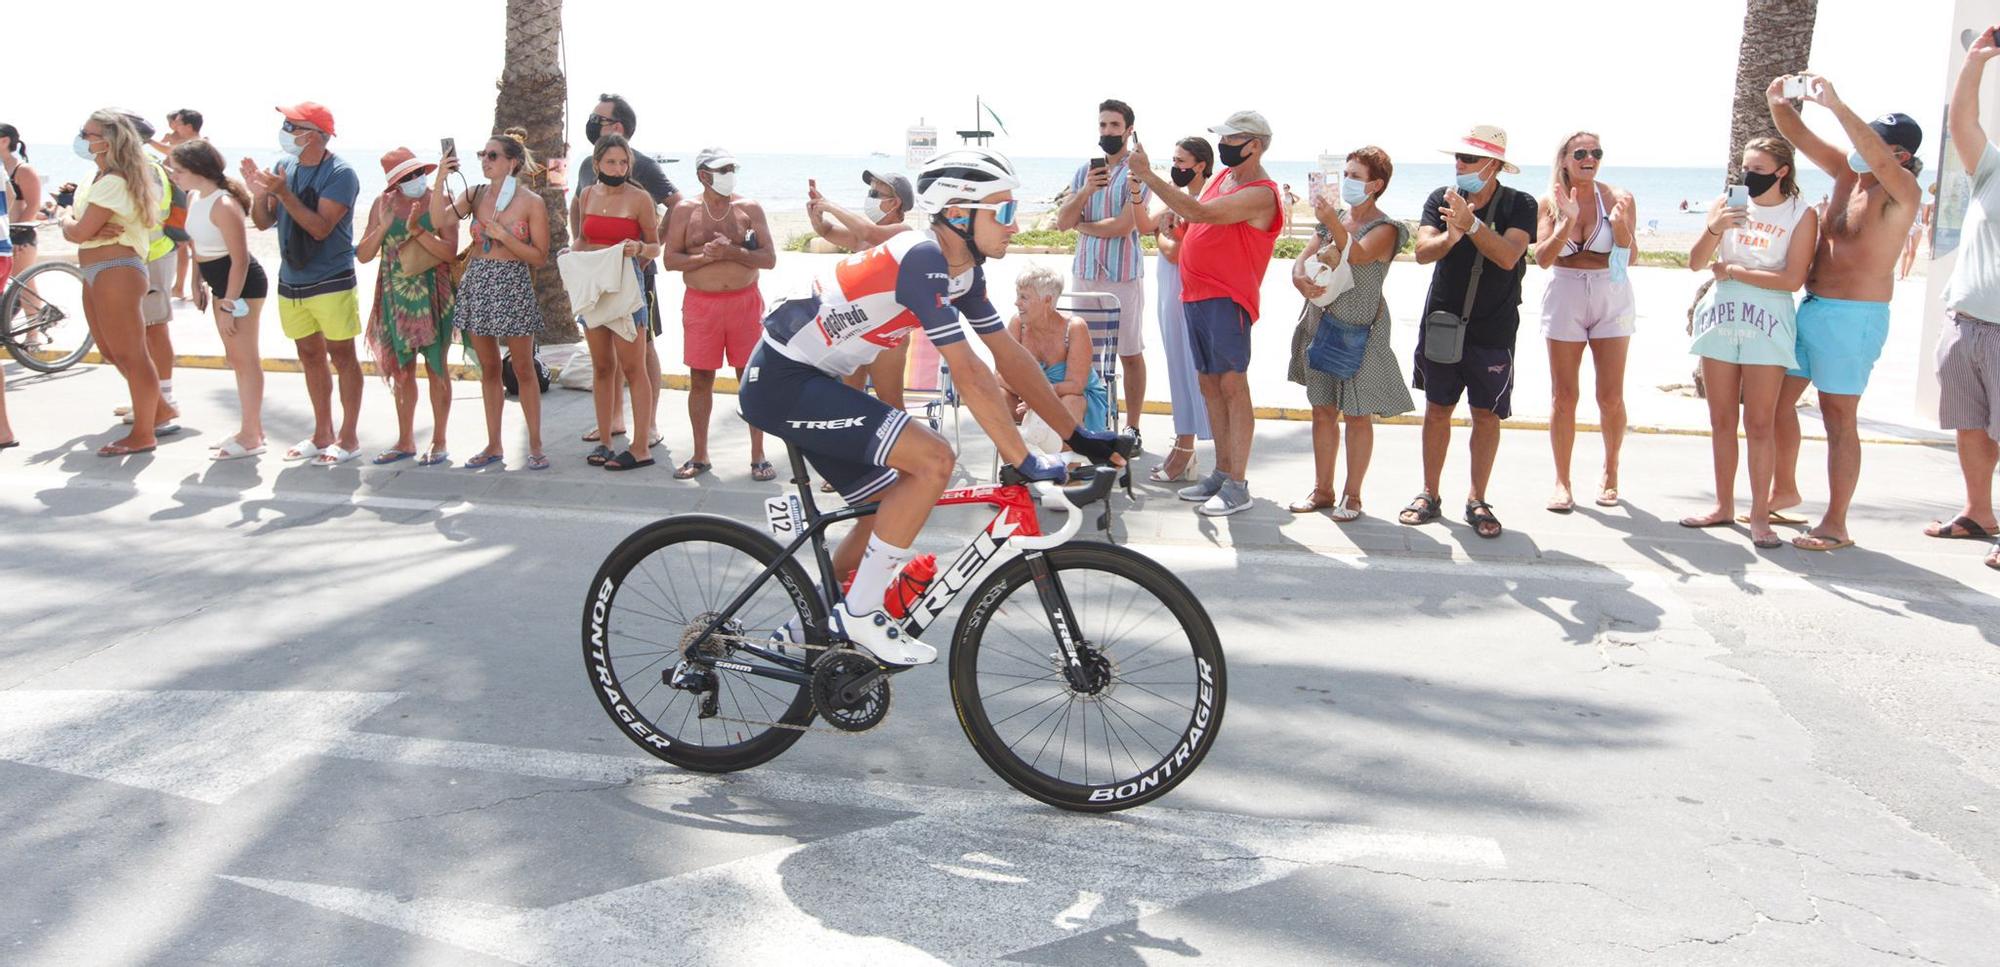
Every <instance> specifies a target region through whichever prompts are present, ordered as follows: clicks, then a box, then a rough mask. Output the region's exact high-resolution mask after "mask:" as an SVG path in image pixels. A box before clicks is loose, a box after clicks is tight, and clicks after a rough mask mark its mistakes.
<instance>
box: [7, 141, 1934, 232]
mask: <svg viewBox="0 0 2000 967" xmlns="http://www.w3.org/2000/svg"><path fill="white" fill-rule="evenodd" d="M28 147H29V151H30V152H31V156H30V160H31V162H32V163H33V164H34V165H35V168H36V170H37V171H39V172H41V174H42V178H43V182H44V184H45V185H47V186H48V190H49V191H51V192H53V191H54V189H55V186H57V185H60V184H62V183H63V182H65V181H80V180H82V179H83V178H84V177H86V176H87V175H88V174H89V164H88V162H85V161H83V160H82V159H80V158H78V157H76V155H75V154H74V153H72V152H71V150H70V146H69V145H45V144H30V145H29V146H28ZM387 150H388V149H387V148H378V147H358V146H353V145H344V144H339V143H336V144H335V151H336V152H337V153H339V154H340V155H341V156H342V157H344V158H346V159H347V161H348V163H350V164H352V165H354V167H355V170H356V171H357V172H359V174H360V177H361V193H362V197H363V198H368V197H371V196H372V195H374V194H375V193H377V192H380V191H381V190H382V188H383V184H382V168H381V165H380V163H379V159H380V158H381V156H382V154H383V153H384V152H385V151H387ZM223 154H224V156H225V157H227V158H228V159H229V162H230V163H229V170H230V173H231V174H234V173H235V172H236V168H237V164H238V162H239V161H240V160H241V159H242V158H246V157H248V158H251V159H253V160H255V161H256V162H257V163H258V164H259V165H261V166H264V167H267V168H268V167H269V166H271V165H272V164H275V163H276V162H277V161H278V160H279V158H280V156H279V154H278V152H277V151H275V150H272V149H271V148H270V147H268V146H266V147H262V148H224V149H223ZM656 156H657V157H659V158H660V159H662V162H663V165H664V167H665V169H666V172H667V176H668V177H669V178H671V179H672V180H673V182H674V184H675V185H677V186H679V187H680V188H681V189H682V190H683V191H687V190H689V189H690V188H691V187H692V186H693V185H694V184H695V177H694V152H693V151H686V152H665V153H656ZM584 157H586V156H584V155H579V156H577V157H576V158H574V159H572V160H571V162H570V170H571V171H575V170H577V166H578V165H579V164H580V163H581V162H582V161H583V159H584ZM1011 160H1012V161H1013V162H1014V167H1015V170H1016V172H1017V173H1018V174H1019V175H1020V177H1021V181H1022V184H1023V186H1024V190H1023V191H1021V192H1020V193H1019V197H1020V198H1021V199H1022V200H1023V202H1024V203H1025V205H1024V210H1025V213H1026V217H1027V218H1028V219H1029V220H1030V224H1032V219H1033V217H1034V216H1035V215H1037V214H1039V213H1041V212H1043V211H1046V210H1048V209H1049V208H1050V207H1051V202H1052V200H1053V199H1054V198H1055V197H1056V195H1057V194H1058V193H1059V192H1061V191H1062V190H1063V189H1065V188H1067V187H1068V186H1069V184H1070V179H1071V178H1072V177H1073V176H1074V175H1075V173H1076V169H1077V167H1078V166H1079V165H1081V164H1083V163H1085V161H1086V160H1087V159H1085V158H1033V157H1017V158H1013V159H1011ZM1155 160H1156V161H1159V160H1160V159H1158V158H1156V159H1155ZM737 161H738V165H739V168H738V175H737V192H738V193H739V194H741V195H744V196H745V197H749V198H755V199H757V200H758V201H761V202H763V204H764V206H765V207H766V208H767V209H768V210H770V211H772V212H774V213H784V212H801V211H803V210H804V209H805V205H806V192H807V187H808V183H809V182H813V181H816V182H817V183H818V186H819V190H820V192H821V193H822V194H824V195H825V196H826V197H828V198H830V199H832V200H834V201H835V202H837V203H839V204H841V205H843V206H846V207H848V208H850V209H856V208H859V207H860V206H861V204H862V202H863V201H864V199H865V195H866V193H867V188H866V187H865V186H864V185H863V183H862V180H861V173H862V172H863V171H869V170H881V169H887V170H892V171H893V170H901V169H902V168H903V159H902V158H900V157H890V156H884V155H808V154H742V155H739V156H738V157H737ZM1266 167H1267V168H1268V169H1269V171H1270V172H1271V174H1272V176H1273V177H1274V178H1275V179H1277V180H1278V182H1279V183H1281V184H1290V185H1291V186H1292V190H1293V191H1295V192H1296V193H1297V194H1298V195H1299V196H1300V197H1301V198H1304V197H1305V196H1306V192H1307V181H1308V175H1309V173H1311V172H1314V171H1317V170H1319V166H1318V164H1317V163H1316V162H1312V161H1273V162H1270V163H1269V164H1268V165H1267V166H1266ZM1602 176H1603V178H1604V180H1605V181H1607V182H1609V183H1611V184H1614V185H1617V186H1618V187H1620V188H1623V189H1625V190H1627V191H1630V192H1631V193H1632V195H1633V198H1634V199H1635V200H1636V201H1637V202H1638V205H1639V224H1640V226H1641V227H1642V228H1651V229H1652V230H1654V231H1656V232H1659V233H1662V234H1670V235H1678V234H1690V233H1693V232H1697V231H1700V230H1701V227H1702V224H1703V218H1704V215H1703V213H1704V212H1705V211H1706V209H1707V206H1708V203H1709V202H1710V201H1712V200H1713V199H1714V198H1715V196H1717V195H1719V194H1721V193H1722V191H1723V187H1724V183H1725V173H1724V171H1723V169H1721V168H1719V167H1718V168H1679V167H1630V168H1627V167H1619V166H1617V165H1615V164H1607V165H1606V166H1605V168H1604V171H1603V175H1602ZM1452 177H1453V168H1452V165H1451V164H1450V163H1449V162H1448V161H1447V162H1445V163H1436V162H1432V161H1430V160H1429V159H1428V158H1426V159H1424V160H1422V161H1419V162H1416V163H1408V164H1399V165H1397V166H1396V171H1395V176H1394V177H1393V178H1392V179H1391V180H1390V182H1389V189H1388V191H1387V192H1386V193H1385V194H1384V195H1383V198H1382V201H1381V207H1382V209H1383V211H1385V212H1388V213H1389V214H1390V215H1391V216H1393V217H1397V218H1409V219H1414V218H1417V217H1419V216H1420V215H1421V214H1422V213H1423V203H1424V199H1425V197H1427V196H1428V195H1429V194H1430V193H1431V192H1432V191H1433V190H1435V189H1436V188H1438V187H1439V186H1442V185H1445V184H1448V183H1450V181H1451V179H1452ZM1501 180H1502V181H1503V182H1504V183H1506V184H1508V185H1511V186H1513V187H1515V188H1519V189H1521V190H1523V191H1529V192H1533V193H1534V194H1536V195H1542V194H1545V193H1547V191H1548V185H1549V169H1548V167H1547V166H1546V165H1542V166H1536V165H1523V166H1522V168H1521V173H1520V174H1517V175H1505V176H1503V177H1502V179H1501ZM1799 180H1800V190H1801V191H1802V193H1803V194H1804V195H1805V197H1806V198H1807V199H1809V200H1811V201H1815V202H1816V201H1818V200H1820V198H1821V197H1822V196H1823V195H1825V194H1826V193H1827V192H1828V191H1829V190H1831V188H1832V186H1833V180H1832V179H1831V178H1828V177H1827V176H1825V175H1824V174H1822V173H1820V172H1819V171H1818V170H1817V169H1814V168H1810V167H1808V168H1806V169H1805V170H1803V171H1802V172H1801V173H1800V179H1799ZM1923 181H1924V183H1925V185H1926V187H1928V186H1929V184H1930V181H1931V173H1930V172H1928V171H1927V172H1925V174H1924V177H1923ZM1683 202H1685V203H1686V204H1687V208H1688V210H1687V211H1685V212H1684V211H1682V210H1681V205H1682V203H1683Z"/></svg>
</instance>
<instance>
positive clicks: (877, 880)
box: [0, 689, 1506, 965]
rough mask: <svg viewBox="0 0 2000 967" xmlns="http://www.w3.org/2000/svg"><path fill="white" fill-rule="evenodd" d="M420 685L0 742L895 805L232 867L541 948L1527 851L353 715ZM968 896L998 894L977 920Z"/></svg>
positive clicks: (221, 695) (372, 912) (992, 927)
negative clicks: (376, 721) (733, 845)
mask: <svg viewBox="0 0 2000 967" xmlns="http://www.w3.org/2000/svg"><path fill="white" fill-rule="evenodd" d="M400 697H401V696H400V695H398V694H395V693H365V692H240V693H238V692H140V691H129V692H106V691H96V692H79V691H30V690H21V689H15V690H12V691H8V692H4V693H0V758H5V759H10V760H13V761H16V762H21V763H25V764H29V765H36V766H42V767H45V768H50V769H56V770H59V771H63V772H67V773H71V774H74V775H80V776H87V777H91V778H96V779H102V780H105V781H110V782H119V783H124V784H126V785H132V786H137V787H141V788H145V789H151V790H156V791H159V792H163V793H168V794H172V795H177V796H183V797H186V798H190V799H196V800H199V801H202V802H207V803H214V804H219V805H222V804H226V803H227V800H228V799H229V798H230V797H231V796H232V795H235V794H236V793H238V792H240V791H242V790H243V789H245V788H248V787H249V786H251V785H253V784H255V783H258V782H261V781H265V780H267V779H270V778H272V777H273V776H274V775H275V774H277V773H279V772H281V771H284V770H288V769H293V768H304V767H306V765H308V764H307V763H302V762H301V760H307V759H310V758H311V757H314V756H335V757H341V758H348V759H359V760H365V761H373V762H385V763H397V764H404V765H420V766H430V767H436V768H448V769H468V770H477V771H482V772H494V773H504V774H512V775H522V776H531V777H538V778H550V779H560V780H569V781H575V780H584V781H596V782H605V783H613V784H623V785H622V787H621V788H620V789H619V790H617V791H616V792H607V793H605V795H619V796H624V797H626V798H627V799H628V800H629V801H631V802H632V803H633V804H635V805H638V806H641V807H644V808H647V809H653V810H658V811H661V812H663V813H666V812H684V813H700V812H702V811H704V810H712V809H714V808H716V805H715V804H716V803H717V802H718V801H724V802H726V801H729V800H735V799H750V800H757V801H765V802H769V801H788V802H797V803H808V804H814V805H822V806H827V807H830V808H831V809H835V810H841V811H844V812H849V813H851V812H852V811H854V810H870V811H876V812H880V813H881V814H882V822H881V823H880V824H879V825H876V826H873V827H870V828H867V829H863V830H860V831H857V832H851V833H843V834H838V835H834V836H831V837H828V838H826V839H821V840H817V841H814V842H810V843H805V844H798V843H797V842H795V841H794V840H792V839H791V838H790V837H789V836H786V835H785V834H784V833H782V832H780V831H776V830H773V831H770V832H759V831H756V828H755V827H744V828H746V829H747V830H750V831H748V832H746V833H744V834H743V835H751V836H756V835H766V836H770V837H771V842H772V844H773V846H774V848H773V849H771V850H769V851H767V852H764V853H760V854H756V855H753V856H749V857H745V858H742V859H738V860H733V861H731V862H727V863H723V864H719V865H716V866H711V867H707V868H704V869H699V870H694V871H691V872H688V873H684V874H681V875H678V876H673V877H667V878H663V879H659V880H654V881H650V882H644V883H638V884H635V885H632V886H628V887H624V888H621V889H617V890H612V891H609V892H606V893H601V894H597V895H594V896H586V897H581V898H578V899H575V900H571V901H568V902H564V903H559V904H555V905H552V906H547V907H540V908H518V907H509V906H502V905H496V904H491V903H487V902H484V901H483V900H481V899H480V898H477V897H450V896H432V897H419V898H416V899H404V898H399V897H398V896H397V895H396V894H394V893H391V892H386V891H375V890H363V889H356V888H352V887H347V886H342V885H338V884H326V883H308V882H299V881H289V880H280V879H270V878H251V877H239V876H226V877H225V878H226V879H228V880H230V881H231V882H234V883H237V884H239V885H242V886H245V887H250V888H253V889H257V890H262V891H265V892H268V893H272V894H276V895H279V896H284V897H288V898H290V899H293V900H296V901H298V902H300V903H303V904H306V905H308V906H312V907H315V908H318V909H322V910H327V911H331V912H335V913H340V914H343V915H346V916H351V917H355V918H357V919H361V920H365V921H368V922H371V923H376V924H380V925H383V926H387V927H391V928H393V929H397V930H401V931H404V932H407V933H411V934H416V935H419V936H423V937H427V938H431V939H434V940H437V941H440V942H443V943H448V944H452V945H455V946H458V947H462V948H464V949H466V950H471V951H476V952H479V953H484V954H487V955H489V956H492V957H496V958H500V959H503V960H508V961H511V962H514V963H519V964H527V965H540V964H572V963H588V962H620V963H634V964H675V963H702V964H720V963H744V964H762V963H771V962H773V961H775V960H777V959H779V958H780V957H784V956H786V955H788V954H795V952H796V951H797V950H799V949H801V948H806V949H811V950H813V951H814V955H815V956H814V962H815V963H855V964H861V963H882V962H885V961H886V962H894V963H909V962H931V961H932V960H934V959H937V960H943V961H951V962H962V961H966V960H972V959H982V960H983V959H987V958H991V957H995V956H999V955H1002V954H1004V953H1007V952H1012V951H1018V950H1023V949H1028V948H1032V947H1038V946H1041V945H1043V944H1047V943H1051V942H1053V941H1056V940H1061V939H1064V938H1066V937H1069V936H1073V935H1075V934H1076V933H1077V932H1079V931H1084V930H1096V929H1101V928H1105V927H1110V926H1116V925H1118V924H1122V923H1126V922H1129V921H1131V920H1134V919H1136V918H1139V917H1142V916H1146V915H1149V914H1151V913H1154V912H1158V911H1161V910H1166V909H1170V908H1173V907H1176V906H1179V905H1181V904H1184V903H1187V902H1189V901H1191V900H1195V899H1198V898H1200V897H1203V896H1209V895H1212V894H1216V893H1222V892H1226V891H1233V890H1241V889H1245V888H1247V887H1252V886H1256V885H1258V884H1261V883H1268V882H1270V881H1272V880H1276V879H1278V878H1280V877H1283V876H1287V875H1289V874H1291V873H1294V872H1297V871H1300V870H1304V869H1308V868H1311V867H1315V866H1323V865H1329V864H1336V863H1344V862H1350V861H1353V860H1358V859H1361V858H1364V857H1365V858H1368V859H1369V860H1370V861H1371V865H1376V864H1381V863H1409V864H1441V865H1450V866H1461V867H1476V868H1483V869H1500V868H1503V867H1505V866H1506V857H1505V856H1504V855H1503V854H1502V853H1501V851H1500V847H1499V844H1497V843H1495V842H1494V841H1493V840H1491V839H1487V838H1483V837H1475V836H1459V835H1439V834H1429V833H1418V832H1404V831H1397V830H1386V829H1376V828H1371V827H1365V826H1351V825H1345V824H1340V823H1322V822H1312V821H1307V820H1293V819H1270V818H1261V817H1254V816H1243V815H1234V814H1223V813H1214V812H1206V811H1200V810H1187V809H1174V808H1161V807H1146V808H1142V809H1138V810H1133V811H1130V812H1125V813H1118V814H1114V815H1110V816H1086V815H1080V814H1074V813H1065V812H1061V811H1059V810H1054V809H1051V808H1049V807H1046V806H1043V805H1041V804H1039V803H1036V802H1034V801H1032V800H1029V799H1027V798H1026V797H1024V796H1020V795H1018V794H1015V793H1013V792H1011V791H1005V792H1003V791H984V790H967V789H944V788H937V787H931V786H915V785H908V784H904V783H896V782H882V781H872V780H871V781H857V780H852V779H844V778H839V777H829V776H805V775H795V774H788V773H783V772H777V771H772V770H768V769H766V770H752V771H750V772H746V773H739V774H735V775H730V776H709V775H700V774H694V773H686V772H681V771H679V770H674V769H671V768H669V767H666V766H663V765H660V764H656V763H652V762H650V761H649V760H644V759H640V758H636V757H629V756H609V755H598V754H589V753H572V752H561V751H555V750H545V749H544V750H536V749H511V748H508V747H505V746H498V745H491V744H486V743H477V742H456V741H446V740H437V739H419V738H410V737H404V736H394V735H385V734H380V733H360V732H354V731H352V730H353V728H354V727H355V726H357V725H358V724H360V723H361V722H363V721H364V720H366V719H367V718H368V717H369V716H371V715H374V714H375V713H377V712H379V711H381V710H382V709H384V708H386V707H388V706H389V705H390V704H392V703H394V702H395V701H396V700H397V699H398V698H400ZM736 815H737V814H732V816H733V818H734V817H735V816H736ZM966 910H978V911H981V916H979V917H977V918H974V919H973V920H972V921H970V922H969V921H968V918H966V917H965V916H964V915H963V913H964V911H966ZM662 911H673V914H672V915H671V916H668V915H662ZM745 911H755V912H756V915H755V916H746V915H745ZM884 933H892V934H893V937H894V939H888V938H885V937H882V936H879V935H881V934H884Z"/></svg>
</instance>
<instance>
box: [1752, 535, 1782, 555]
mask: <svg viewBox="0 0 2000 967" xmlns="http://www.w3.org/2000/svg"><path fill="white" fill-rule="evenodd" d="M1750 543H1751V544H1753V545H1755V546H1757V547H1761V548H1763V549H1765V550H1767V551H1768V550H1770V549H1772V548H1775V547H1783V546H1785V539H1784V538H1782V537H1779V536H1778V535H1776V534H1765V535H1764V536H1763V537H1753V538H1751V539H1750Z"/></svg>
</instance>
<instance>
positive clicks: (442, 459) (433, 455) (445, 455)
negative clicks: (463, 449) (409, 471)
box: [417, 450, 451, 467]
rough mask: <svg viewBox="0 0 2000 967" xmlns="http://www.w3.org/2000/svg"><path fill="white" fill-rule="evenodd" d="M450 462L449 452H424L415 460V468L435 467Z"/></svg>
mask: <svg viewBox="0 0 2000 967" xmlns="http://www.w3.org/2000/svg"><path fill="white" fill-rule="evenodd" d="M450 462H451V451H450V450H425V451H424V454H423V456H420V457H418V458H417V466H419V467H435V466H437V465H439V464H443V463H450Z"/></svg>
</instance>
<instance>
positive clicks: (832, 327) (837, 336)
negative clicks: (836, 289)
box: [819, 306, 868, 342]
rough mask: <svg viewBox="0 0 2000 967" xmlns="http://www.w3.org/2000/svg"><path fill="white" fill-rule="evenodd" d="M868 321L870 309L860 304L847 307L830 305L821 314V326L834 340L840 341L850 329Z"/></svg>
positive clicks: (827, 335)
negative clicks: (841, 307)
mask: <svg viewBox="0 0 2000 967" xmlns="http://www.w3.org/2000/svg"><path fill="white" fill-rule="evenodd" d="M867 323H868V311H867V310H866V309H863V308H861V307H860V306H848V307H847V308H845V309H840V308H833V307H828V308H825V309H822V310H821V311H820V315H819V324H820V327H821V328H823V329H825V330H826V337H827V339H828V340H829V341H832V342H839V341H840V340H841V337H843V336H845V335H846V334H847V333H848V332H849V331H850V330H852V329H854V328H855V327H856V326H863V325H867Z"/></svg>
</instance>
